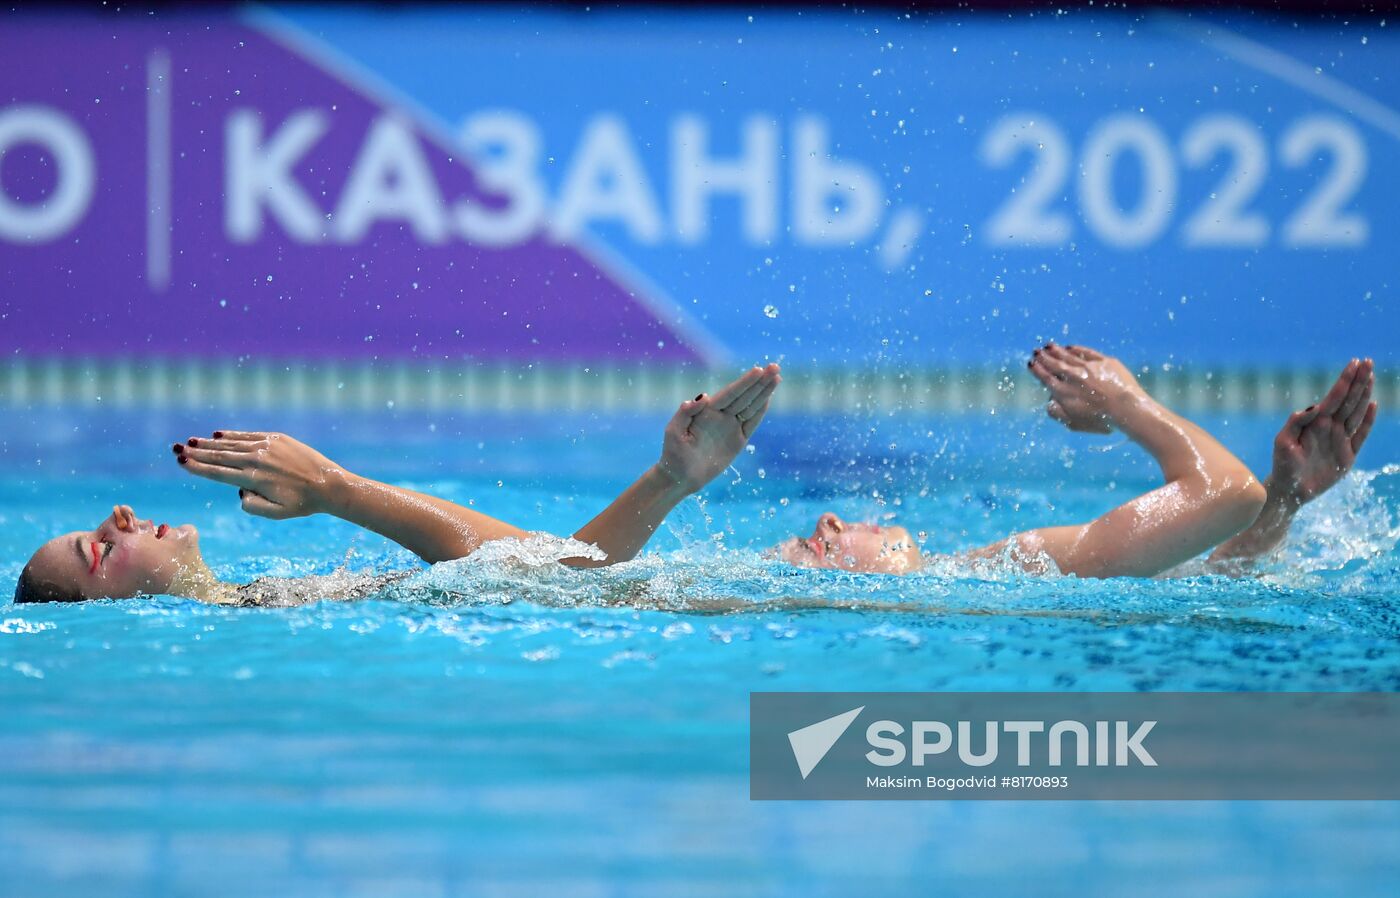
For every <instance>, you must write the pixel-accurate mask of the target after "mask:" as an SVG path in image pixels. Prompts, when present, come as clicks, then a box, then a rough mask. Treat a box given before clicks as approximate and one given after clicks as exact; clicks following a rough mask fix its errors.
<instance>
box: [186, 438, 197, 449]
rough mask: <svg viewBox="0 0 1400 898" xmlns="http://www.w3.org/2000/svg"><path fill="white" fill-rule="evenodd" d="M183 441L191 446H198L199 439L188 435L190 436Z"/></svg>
mask: <svg viewBox="0 0 1400 898" xmlns="http://www.w3.org/2000/svg"><path fill="white" fill-rule="evenodd" d="M185 442H187V443H189V444H190V446H192V447H198V446H199V440H196V439H195V438H194V437H190V438H189V439H188V440H186V441H185Z"/></svg>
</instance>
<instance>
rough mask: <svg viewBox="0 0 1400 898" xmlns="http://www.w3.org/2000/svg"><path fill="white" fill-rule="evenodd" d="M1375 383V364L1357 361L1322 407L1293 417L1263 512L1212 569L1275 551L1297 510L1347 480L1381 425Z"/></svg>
mask: <svg viewBox="0 0 1400 898" xmlns="http://www.w3.org/2000/svg"><path fill="white" fill-rule="evenodd" d="M1375 383H1376V378H1375V367H1374V365H1373V364H1372V362H1371V360H1370V359H1364V360H1357V359H1352V360H1351V362H1349V363H1348V364H1347V366H1346V368H1344V369H1342V373H1341V376H1339V377H1338V378H1337V381H1336V383H1334V384H1332V389H1330V390H1328V391H1327V395H1326V396H1324V397H1323V398H1322V400H1321V401H1320V402H1318V403H1317V404H1316V405H1310V406H1308V407H1307V408H1305V409H1303V410H1302V411H1300V412H1294V413H1293V414H1292V415H1290V416H1289V418H1288V420H1287V421H1286V422H1285V423H1284V425H1283V429H1282V430H1280V431H1279V432H1278V436H1277V437H1275V438H1274V467H1273V470H1272V471H1271V472H1270V474H1269V477H1268V479H1267V480H1265V481H1264V486H1265V488H1266V489H1267V490H1268V495H1269V498H1268V500H1267V501H1266V502H1265V503H1264V508H1263V510H1262V511H1260V512H1259V516H1258V518H1256V519H1255V521H1254V523H1253V524H1251V525H1250V526H1249V528H1248V529H1247V530H1245V531H1244V532H1243V533H1241V534H1240V535H1239V536H1236V537H1235V538H1234V539H1232V540H1230V541H1229V542H1226V543H1224V544H1223V545H1221V546H1220V547H1219V548H1218V549H1216V550H1215V551H1214V552H1212V553H1211V556H1210V558H1209V563H1210V565H1211V566H1212V567H1214V568H1217V569H1220V570H1227V571H1228V570H1232V569H1235V568H1238V567H1239V566H1240V565H1241V564H1243V563H1247V562H1248V561H1250V560H1252V559H1254V558H1257V557H1259V556H1261V555H1264V554H1267V553H1268V552H1271V551H1273V550H1274V549H1275V548H1277V547H1278V545H1279V543H1281V542H1283V538H1284V537H1285V536H1287V535H1288V528H1289V527H1290V526H1291V525H1292V523H1293V518H1294V516H1295V515H1296V514H1297V513H1298V510H1299V509H1301V508H1302V507H1303V506H1304V505H1305V504H1307V503H1308V502H1311V501H1312V500H1313V499H1316V498H1317V497H1318V496H1320V495H1322V494H1323V493H1325V492H1327V491H1328V490H1329V489H1331V488H1332V487H1333V486H1335V485H1336V484H1337V482H1338V481H1339V480H1341V479H1342V478H1343V477H1345V476H1346V474H1347V472H1348V471H1350V470H1351V467H1352V465H1354V464H1355V463H1356V456H1357V454H1358V453H1359V452H1360V451H1361V446H1362V444H1364V443H1365V442H1366V437H1367V436H1369V435H1370V433H1371V425H1372V424H1374V423H1375V421H1376V404H1375V403H1374V402H1372V401H1371V391H1372V390H1373V388H1374V387H1375Z"/></svg>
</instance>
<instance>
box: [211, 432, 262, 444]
mask: <svg viewBox="0 0 1400 898" xmlns="http://www.w3.org/2000/svg"><path fill="white" fill-rule="evenodd" d="M213 437H214V439H216V440H236V441H238V442H257V441H258V440H265V439H267V434H265V433H261V432H258V431H251V430H216V431H214V434H213Z"/></svg>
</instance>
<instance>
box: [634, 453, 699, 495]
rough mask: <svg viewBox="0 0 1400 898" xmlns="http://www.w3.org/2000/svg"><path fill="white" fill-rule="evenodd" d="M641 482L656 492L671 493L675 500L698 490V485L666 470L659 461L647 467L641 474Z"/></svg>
mask: <svg viewBox="0 0 1400 898" xmlns="http://www.w3.org/2000/svg"><path fill="white" fill-rule="evenodd" d="M642 482H643V483H644V484H646V485H647V486H649V487H651V488H652V489H654V490H657V491H658V492H661V493H663V494H667V495H673V496H674V497H675V498H676V499H677V500H680V499H684V498H685V497H686V496H690V495H693V494H695V493H698V492H699V491H700V487H698V486H696V485H695V484H692V483H689V482H687V481H686V480H685V478H683V477H681V476H679V475H678V474H676V473H674V472H672V471H670V470H668V469H667V468H666V467H664V466H663V465H662V464H661V463H660V462H657V463H656V464H654V465H652V466H651V467H650V468H648V469H647V471H646V473H645V474H643V475H642Z"/></svg>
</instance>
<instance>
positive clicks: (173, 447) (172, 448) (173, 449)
mask: <svg viewBox="0 0 1400 898" xmlns="http://www.w3.org/2000/svg"><path fill="white" fill-rule="evenodd" d="M180 449H181V447H180V444H179V443H171V444H170V451H171V452H174V453H175V454H176V455H179V454H180Z"/></svg>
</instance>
